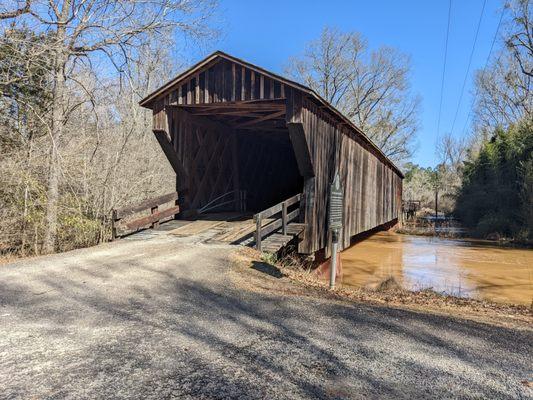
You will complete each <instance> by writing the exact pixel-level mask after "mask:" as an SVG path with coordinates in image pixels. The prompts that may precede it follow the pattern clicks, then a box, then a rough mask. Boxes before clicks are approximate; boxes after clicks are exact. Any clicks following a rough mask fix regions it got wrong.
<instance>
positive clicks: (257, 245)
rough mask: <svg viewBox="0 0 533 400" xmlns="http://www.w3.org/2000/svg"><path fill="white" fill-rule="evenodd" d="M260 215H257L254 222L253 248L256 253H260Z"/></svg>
mask: <svg viewBox="0 0 533 400" xmlns="http://www.w3.org/2000/svg"><path fill="white" fill-rule="evenodd" d="M262 219H263V218H262V217H261V214H257V217H256V220H255V248H256V249H257V251H261V225H262Z"/></svg>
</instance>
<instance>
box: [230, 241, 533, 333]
mask: <svg viewBox="0 0 533 400" xmlns="http://www.w3.org/2000/svg"><path fill="white" fill-rule="evenodd" d="M234 261H235V268H234V272H235V273H234V278H235V280H236V281H237V282H238V283H239V284H241V285H242V286H244V287H246V288H247V289H249V290H258V291H268V292H275V293H278V294H282V295H299V296H318V297H321V298H324V299H325V300H330V301H339V300H340V301H350V302H354V303H357V304H367V305H375V306H384V307H393V308H401V309H407V310H410V311H415V312H423V313H427V314H439V315H446V316H450V317H459V318H465V319H470V320H474V321H477V322H483V323H489V324H495V325H502V326H512V327H516V328H521V329H531V328H532V326H533V324H532V322H533V303H532V304H531V305H530V306H525V305H518V304H505V303H496V302H490V301H485V300H477V299H471V298H463V297H456V296H451V295H447V294H443V293H439V292H435V291H433V290H431V289H425V290H420V291H409V290H407V289H402V288H399V287H398V286H397V285H396V284H394V282H393V283H391V284H387V282H384V284H382V285H380V287H379V288H378V289H375V290H371V289H365V288H354V287H349V286H342V285H341V286H338V287H336V288H335V289H334V290H330V289H329V287H328V281H327V280H325V279H322V278H320V277H319V274H317V272H316V269H313V268H312V266H311V265H310V264H309V263H305V262H303V261H302V260H301V259H299V258H298V257H295V256H293V255H286V256H284V257H282V258H280V259H279V260H277V259H275V258H274V257H265V256H264V255H261V254H260V253H258V252H257V251H255V250H253V249H249V248H246V249H242V250H240V251H238V252H237V253H236V256H235V260H234Z"/></svg>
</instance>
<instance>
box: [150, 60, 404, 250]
mask: <svg viewBox="0 0 533 400" xmlns="http://www.w3.org/2000/svg"><path fill="white" fill-rule="evenodd" d="M140 104H141V106H143V107H146V108H149V109H151V110H153V131H154V134H155V135H156V137H157V139H158V141H159V143H160V145H161V147H162V149H163V151H164V153H165V155H166V156H167V158H168V160H169V162H170V164H171V165H172V167H173V169H174V171H175V172H176V190H177V192H178V195H179V208H180V214H179V215H178V218H194V217H195V215H198V214H201V213H202V212H206V210H208V209H209V210H214V209H217V211H237V212H242V213H249V214H252V213H256V217H255V218H256V220H257V219H259V220H260V221H258V225H257V226H259V227H260V228H259V232H256V233H255V237H256V238H258V240H259V242H261V239H262V238H263V237H264V238H265V240H268V238H267V237H268V235H269V234H270V235H272V234H276V233H277V234H278V235H281V234H283V235H285V236H287V234H288V233H287V226H286V222H285V220H281V221H278V220H275V219H272V217H273V216H274V214H276V213H279V214H282V216H284V217H285V219H286V220H288V221H289V222H290V221H291V220H292V221H294V222H298V224H294V225H295V226H297V227H301V229H296V230H293V233H294V234H295V235H296V234H299V235H298V238H299V244H298V251H299V252H300V253H304V254H310V253H314V252H316V251H319V250H322V249H324V248H326V247H327V245H328V242H329V241H330V240H331V238H330V233H329V229H328V222H327V221H328V218H327V217H328V211H327V210H328V193H329V185H330V183H331V182H332V180H333V177H334V174H335V172H336V171H338V173H339V176H340V179H341V183H342V185H343V187H344V210H343V229H342V231H341V239H340V240H341V242H340V246H341V248H345V247H348V246H349V245H350V240H351V238H352V237H353V236H355V235H357V234H359V233H362V232H365V231H368V230H371V229H373V228H376V227H379V226H382V225H385V224H388V223H391V222H392V223H394V222H395V221H396V219H397V217H398V213H399V212H400V207H401V191H402V178H403V175H402V173H401V171H400V170H399V169H398V168H397V167H396V166H395V165H394V164H393V163H392V162H391V161H390V160H389V159H388V158H387V157H386V156H385V155H384V154H383V153H382V152H381V151H380V150H379V149H378V148H377V147H376V146H375V145H374V144H373V143H372V142H371V141H370V140H369V139H368V138H367V137H366V136H365V134H364V133H363V132H362V131H361V130H360V129H358V128H357V127H356V126H355V125H354V124H353V123H352V122H350V121H349V120H348V119H347V118H346V117H345V116H343V115H342V114H341V113H340V112H339V111H337V110H336V109H335V108H334V107H332V106H331V105H330V104H328V103H327V102H326V101H325V100H324V99H322V98H321V97H320V96H319V95H318V94H317V93H315V92H314V91H313V90H311V89H310V88H308V87H306V86H303V85H301V84H299V83H296V82H293V81H291V80H288V79H285V78H283V77H281V76H278V75H276V74H273V73H271V72H268V71H266V70H264V69H262V68H260V67H257V66H255V65H252V64H250V63H248V62H245V61H243V60H240V59H237V58H235V57H232V56H230V55H228V54H225V53H222V52H220V51H217V52H215V53H213V54H212V55H210V56H209V57H207V58H206V59H204V60H202V61H201V62H199V63H198V64H196V65H194V66H193V67H192V68H190V69H188V70H187V71H185V72H183V73H182V74H180V75H179V76H177V77H176V78H175V79H173V80H172V81H170V82H168V83H167V84H165V85H164V86H162V87H161V88H159V89H158V90H156V91H155V92H153V93H152V94H150V95H149V96H147V97H146V98H144V99H143V100H142V101H141V102H140ZM284 200H287V201H285V202H284ZM282 202H284V203H282ZM287 216H288V217H287ZM269 218H270V219H269ZM261 219H263V221H261ZM269 225H270V227H269ZM289 225H290V224H289ZM300 230H303V232H301V233H300ZM281 231H283V232H281ZM289 231H290V229H289Z"/></svg>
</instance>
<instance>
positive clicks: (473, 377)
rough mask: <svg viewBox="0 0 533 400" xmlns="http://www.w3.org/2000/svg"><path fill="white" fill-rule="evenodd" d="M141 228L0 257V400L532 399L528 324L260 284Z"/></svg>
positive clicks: (218, 257) (227, 256)
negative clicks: (122, 235)
mask: <svg viewBox="0 0 533 400" xmlns="http://www.w3.org/2000/svg"><path fill="white" fill-rule="evenodd" d="M234 251H235V248H234V247H230V246H217V245H206V244H201V243H195V242H193V241H191V240H188V239H186V238H177V237H173V236H171V235H164V234H160V235H152V236H151V237H146V235H145V236H144V237H142V236H140V237H139V238H135V237H133V238H131V239H128V240H122V241H119V242H115V243H110V244H105V245H101V246H97V247H94V248H89V249H83V250H76V251H72V252H68V253H64V254H58V255H53V256H47V257H39V258H33V259H27V260H22V261H19V262H15V263H11V264H7V265H2V266H0V398H2V399H18V398H23V399H29V398H31V399H33V398H36V399H41V398H44V399H166V398H180V399H202V398H205V399H234V398H238V399H303V398H324V399H326V398H327V399H334V398H338V399H373V398H391V399H392V398H394V399H399V398H498V399H503V398H517V399H518V398H531V396H532V395H533V392H532V389H531V388H528V382H529V381H531V380H532V378H533V377H532V370H531V355H532V343H533V334H532V333H531V331H528V330H513V329H508V328H502V327H495V326H491V325H485V324H481V323H476V322H471V321H466V320H460V319H453V318H448V317H442V316H432V315H425V314H421V313H415V312H410V311H402V310H396V309H390V308H386V307H378V306H371V305H364V304H358V303H350V302H340V301H330V300H325V299H321V298H317V297H312V296H311V297H309V296H295V295H293V296H288V295H287V296H283V295H280V294H276V293H269V292H256V291H248V290H246V289H243V288H242V287H241V286H238V285H235V284H234V281H233V280H232V278H231V273H229V271H230V269H231V261H230V260H231V257H232V252H234Z"/></svg>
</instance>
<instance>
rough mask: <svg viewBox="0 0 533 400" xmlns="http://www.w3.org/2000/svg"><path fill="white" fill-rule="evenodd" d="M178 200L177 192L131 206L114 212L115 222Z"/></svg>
mask: <svg viewBox="0 0 533 400" xmlns="http://www.w3.org/2000/svg"><path fill="white" fill-rule="evenodd" d="M177 199H178V193H177V192H172V193H168V194H164V195H163V196H159V197H155V198H153V199H148V200H145V201H143V202H142V203H139V204H137V205H134V206H129V207H124V208H120V209H118V210H113V211H114V218H115V220H119V219H122V218H125V217H127V216H128V215H131V214H135V213H138V212H141V211H144V210H147V209H149V208H153V207H156V206H160V205H162V204H165V203H168V202H171V201H174V200H177Z"/></svg>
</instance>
